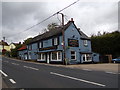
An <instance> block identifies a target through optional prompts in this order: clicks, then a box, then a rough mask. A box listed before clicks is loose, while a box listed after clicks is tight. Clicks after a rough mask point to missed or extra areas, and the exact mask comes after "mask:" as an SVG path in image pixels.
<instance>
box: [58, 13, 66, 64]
mask: <svg viewBox="0 0 120 90" xmlns="http://www.w3.org/2000/svg"><path fill="white" fill-rule="evenodd" d="M58 14H61V15H62V45H63V64H65V65H67V62H66V54H65V34H64V14H63V13H58Z"/></svg>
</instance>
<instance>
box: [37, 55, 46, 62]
mask: <svg viewBox="0 0 120 90" xmlns="http://www.w3.org/2000/svg"><path fill="white" fill-rule="evenodd" d="M38 55H40V56H41V58H39V56H38V59H37V61H45V53H39V54H38ZM42 57H44V58H43V59H42Z"/></svg>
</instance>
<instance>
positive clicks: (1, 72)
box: [0, 70, 8, 77]
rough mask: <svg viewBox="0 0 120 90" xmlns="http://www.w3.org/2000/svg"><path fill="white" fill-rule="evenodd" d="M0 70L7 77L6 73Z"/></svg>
mask: <svg viewBox="0 0 120 90" xmlns="http://www.w3.org/2000/svg"><path fill="white" fill-rule="evenodd" d="M0 72H1V73H2V74H3V75H4V76H5V77H7V76H8V75H7V74H6V73H4V72H3V71H2V70H0Z"/></svg>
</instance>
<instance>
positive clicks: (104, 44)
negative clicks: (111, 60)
mask: <svg viewBox="0 0 120 90" xmlns="http://www.w3.org/2000/svg"><path fill="white" fill-rule="evenodd" d="M91 42H92V50H93V51H94V52H97V53H100V54H103V55H104V54H112V55H113V57H118V56H120V51H119V50H120V32H119V31H114V32H112V33H103V35H100V36H95V35H93V36H92V37H91Z"/></svg>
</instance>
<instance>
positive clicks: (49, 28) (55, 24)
mask: <svg viewBox="0 0 120 90" xmlns="http://www.w3.org/2000/svg"><path fill="white" fill-rule="evenodd" d="M57 26H59V25H58V24H57V23H51V24H48V26H47V29H48V30H49V31H50V30H53V29H55V28H56V27H57Z"/></svg>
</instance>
